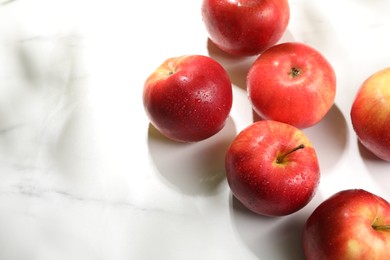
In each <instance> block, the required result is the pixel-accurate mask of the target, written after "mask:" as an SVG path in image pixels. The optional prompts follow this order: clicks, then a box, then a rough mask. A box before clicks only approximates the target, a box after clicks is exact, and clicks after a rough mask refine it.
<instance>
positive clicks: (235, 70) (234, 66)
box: [207, 30, 294, 90]
mask: <svg viewBox="0 0 390 260" xmlns="http://www.w3.org/2000/svg"><path fill="white" fill-rule="evenodd" d="M293 40H294V37H293V35H292V34H291V32H290V31H289V30H286V32H285V33H284V35H283V36H282V38H281V39H280V40H279V42H278V43H282V42H287V41H293ZM207 50H208V54H209V56H210V57H211V58H213V59H215V60H216V61H218V62H219V63H220V64H221V65H222V66H223V67H224V68H225V70H226V72H227V73H228V75H229V77H230V80H231V82H232V84H234V85H235V86H237V87H239V88H241V89H243V90H246V77H247V74H248V71H249V69H250V67H251V66H252V64H253V62H255V60H256V59H257V58H258V57H259V55H253V56H244V57H242V56H234V55H230V54H228V53H226V52H224V51H223V50H221V49H220V48H219V47H218V46H217V45H215V44H214V43H213V42H212V41H211V40H210V38H207Z"/></svg>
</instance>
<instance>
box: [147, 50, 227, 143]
mask: <svg viewBox="0 0 390 260" xmlns="http://www.w3.org/2000/svg"><path fill="white" fill-rule="evenodd" d="M232 103H233V90H232V84H231V82H230V78H229V76H228V74H227V72H226V71H225V69H224V68H223V67H222V66H221V65H220V64H219V63H218V62H217V61H215V60H214V59H212V58H210V57H208V56H203V55H184V56H180V57H172V58H169V59H167V60H165V61H164V62H163V63H162V64H161V65H160V66H159V67H158V68H157V69H156V70H155V71H154V72H153V73H152V74H151V75H150V76H149V77H148V78H147V79H146V81H145V84H144V90H143V104H144V108H145V112H146V113H147V115H148V118H149V120H150V122H151V124H152V125H153V126H154V127H155V128H156V129H157V130H158V131H159V132H160V133H161V134H163V135H164V136H165V137H167V138H169V139H171V140H174V141H179V142H197V141H202V140H204V139H207V138H209V137H211V136H213V135H215V134H216V133H218V132H219V131H220V130H221V129H222V128H223V127H224V126H225V123H226V120H227V118H228V116H229V113H230V110H231V107H232Z"/></svg>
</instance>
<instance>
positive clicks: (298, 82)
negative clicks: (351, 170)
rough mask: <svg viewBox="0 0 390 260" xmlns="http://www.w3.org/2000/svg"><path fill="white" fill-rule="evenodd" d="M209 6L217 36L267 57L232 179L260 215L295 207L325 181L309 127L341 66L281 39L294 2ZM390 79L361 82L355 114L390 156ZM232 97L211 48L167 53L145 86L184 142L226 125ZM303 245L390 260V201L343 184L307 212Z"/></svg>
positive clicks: (206, 2)
mask: <svg viewBox="0 0 390 260" xmlns="http://www.w3.org/2000/svg"><path fill="white" fill-rule="evenodd" d="M201 12H202V17H203V22H204V24H205V26H206V30H207V32H208V34H209V38H210V40H211V41H212V42H213V43H215V45H217V46H218V47H219V48H220V49H221V50H223V51H225V52H226V53H229V54H231V55H235V56H253V55H259V56H258V57H257V59H256V60H255V61H254V63H253V64H252V66H251V67H250V69H249V71H248V74H247V93H248V98H249V101H250V102H251V104H252V107H253V110H254V111H255V112H256V113H257V114H258V115H259V116H260V118H261V119H262V120H259V121H257V122H254V123H252V124H251V125H249V126H247V127H246V128H245V129H243V130H242V131H241V132H240V133H239V134H238V135H237V136H236V137H235V139H234V140H233V141H232V143H231V145H230V147H229V148H228V150H227V151H226V159H225V168H226V176H227V181H228V184H229V187H230V189H231V191H232V193H233V194H234V196H235V197H236V198H237V199H238V200H239V201H241V202H242V204H243V205H244V206H246V207H247V208H248V209H250V210H252V211H254V212H256V213H258V214H261V215H266V216H283V215H288V214H292V213H294V212H296V211H298V210H300V209H302V208H303V207H304V206H306V205H307V204H308V203H309V202H310V200H311V199H312V198H313V196H314V195H315V192H316V190H317V188H318V185H319V182H320V167H319V161H318V158H317V155H316V151H315V148H314V147H313V145H312V144H311V143H310V140H309V139H308V138H307V137H306V136H305V134H304V133H303V131H302V130H301V129H302V128H307V127H311V126H313V125H315V124H317V123H318V122H320V121H321V120H322V119H323V117H324V116H325V115H326V114H327V113H328V111H329V109H330V108H331V106H332V105H333V104H334V100H335V94H336V75H335V72H334V70H333V68H332V66H331V64H330V63H329V62H328V61H327V60H326V58H325V57H324V56H323V55H321V53H319V52H318V51H317V50H315V49H314V48H312V47H310V46H308V45H306V44H303V43H299V42H288V43H281V44H277V42H278V41H279V40H280V38H281V37H282V36H283V34H284V32H285V30H286V28H287V25H288V22H289V17H290V8H289V4H288V0H263V1H256V0H203V3H202V7H201ZM387 82H390V69H384V70H383V71H379V72H378V73H375V74H374V75H372V76H371V77H369V78H368V79H367V80H366V81H365V82H364V83H363V84H362V86H361V88H360V90H359V92H358V93H357V95H356V98H355V101H354V103H353V105H352V108H351V119H352V124H353V128H354V130H355V131H356V134H357V136H358V138H359V140H360V141H361V143H362V144H363V145H364V146H365V147H367V149H369V150H370V151H372V152H373V153H374V154H375V155H377V156H378V157H380V158H382V159H384V160H387V161H390V117H389V116H388V115H389V110H390V105H389V100H390V86H388V83H387ZM232 101H233V92H232V83H231V81H230V78H229V75H228V74H227V72H226V70H225V69H224V68H223V66H222V65H220V64H219V63H218V62H217V61H216V60H214V59H212V58H211V57H208V56H203V55H184V56H181V57H172V58H169V59H167V60H166V61H164V62H163V63H162V64H161V65H160V66H159V67H158V68H157V69H156V70H155V71H154V72H153V73H152V74H151V75H150V76H149V77H148V78H147V79H146V81H145V85H144V92H143V102H144V107H145V111H146V113H147V115H148V117H149V119H150V122H151V123H152V124H153V126H154V127H155V128H156V129H157V130H158V131H160V132H161V134H163V135H164V136H166V137H167V138H169V139H172V140H175V141H179V142H198V141H202V140H205V139H207V138H209V137H211V136H213V135H215V134H216V133H218V132H219V131H220V130H221V129H222V128H223V127H224V125H225V122H226V120H227V118H228V116H229V114H230V110H231V107H232ZM367 201H370V202H369V203H367ZM367 205H373V206H372V208H370V206H367ZM358 219H362V220H361V221H360V223H359V220H358ZM345 229H349V231H348V232H346V231H343V230H345ZM364 232H366V236H365V237H361V234H363V233H364ZM346 234H348V235H346ZM375 234H376V235H375ZM302 243H303V248H304V252H305V256H306V257H307V258H308V259H367V258H375V259H379V258H380V259H382V258H383V257H384V258H386V259H390V250H389V248H390V204H389V203H388V202H387V201H386V200H384V199H383V198H381V197H379V196H377V195H375V194H372V193H370V192H367V191H365V190H361V189H359V190H358V189H351V190H345V191H340V192H339V193H337V194H335V195H333V196H332V197H330V198H328V199H327V200H325V201H324V202H323V203H322V204H320V205H319V206H318V207H317V208H316V209H315V211H314V212H313V213H312V215H311V216H310V217H309V218H308V220H307V222H306V225H305V227H304V235H303V240H302ZM375 254H376V255H375Z"/></svg>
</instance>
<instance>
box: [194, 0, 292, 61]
mask: <svg viewBox="0 0 390 260" xmlns="http://www.w3.org/2000/svg"><path fill="white" fill-rule="evenodd" d="M201 13H202V20H203V22H204V24H205V27H206V30H207V32H208V34H209V38H210V40H211V41H212V42H213V43H214V44H215V45H217V46H218V47H219V48H220V49H221V50H223V51H225V52H226V53H228V54H231V55H234V56H253V55H257V54H259V53H261V52H263V51H264V50H266V49H267V48H269V47H271V46H272V45H274V44H276V43H277V42H278V41H279V40H280V39H281V37H282V36H283V34H284V33H285V31H286V29H287V26H288V24H289V20H290V6H289V2H288V1H287V0H277V1H275V0H263V1H248V0H241V1H231V0H203V2H202V7H201Z"/></svg>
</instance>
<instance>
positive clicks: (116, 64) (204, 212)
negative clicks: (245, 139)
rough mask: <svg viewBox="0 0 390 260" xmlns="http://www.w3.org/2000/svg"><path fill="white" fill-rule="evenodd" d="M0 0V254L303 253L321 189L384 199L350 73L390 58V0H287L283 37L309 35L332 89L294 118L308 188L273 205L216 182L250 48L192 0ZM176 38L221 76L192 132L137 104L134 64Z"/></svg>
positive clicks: (171, 47)
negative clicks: (312, 174)
mask: <svg viewBox="0 0 390 260" xmlns="http://www.w3.org/2000/svg"><path fill="white" fill-rule="evenodd" d="M0 3H1V4H0V259H4V260H70V259H72V260H79V259H80V260H81V259H82V260H88V259H93V260H106V259H107V260H108V259H110V260H112V259H115V260H122V259H123V260H124V259H126V260H129V259H132V260H133V259H134V260H138V259H139V260H152V259H153V260H154V259H172V260H176V259H177V260H179V259H180V260H181V259H224V260H229V259H232V260H233V259H246V260H250V259H302V258H303V253H302V249H301V246H300V235H301V231H302V226H303V223H304V222H305V220H306V218H307V217H308V216H309V214H310V213H311V212H312V210H313V209H314V208H315V206H316V205H318V204H319V203H320V202H321V201H322V200H323V199H325V198H326V197H328V196H330V195H331V194H333V193H335V192H337V191H339V190H341V189H346V188H364V189H367V190H369V191H372V192H375V193H376V194H378V195H381V196H383V197H385V198H386V199H390V190H389V185H388V184H389V183H390V164H389V163H385V162H382V161H380V160H378V159H376V158H374V157H373V156H372V155H370V154H369V153H368V152H367V151H366V150H365V149H363V148H362V147H360V146H359V144H358V142H357V139H356V136H355V134H354V132H353V130H352V127H351V122H350V118H349V110H350V106H351V104H352V101H353V98H354V95H355V92H356V91H357V89H358V87H359V86H360V84H361V82H362V81H363V80H364V79H365V78H366V77H368V76H369V75H370V74H371V73H373V72H375V71H376V70H379V69H381V68H384V67H386V66H389V65H390V51H389V46H390V38H389V31H390V18H389V15H388V14H389V11H390V2H389V1H386V0H382V1H380V0H372V1H368V0H345V1H335V0H330V1H310V0H291V1H290V6H291V20H290V24H289V26H288V30H287V32H286V34H285V36H284V37H283V38H282V40H281V41H300V42H304V43H307V44H310V45H311V46H313V47H315V48H316V49H318V50H319V51H321V52H322V53H323V54H324V55H325V56H326V57H327V58H328V59H329V61H330V62H331V63H332V65H333V66H334V68H335V70H336V73H337V76H338V91H337V96H336V102H335V105H334V107H333V108H332V109H331V111H330V112H329V114H328V115H327V116H326V117H325V118H324V120H323V121H322V122H321V123H320V124H318V125H316V126H314V127H312V128H309V129H305V130H304V131H305V132H306V133H307V135H308V136H309V138H310V139H311V140H312V142H313V144H314V145H315V147H316V149H317V153H318V156H319V159H320V165H321V171H322V178H321V184H320V187H319V190H318V192H317V194H316V196H315V198H314V199H313V200H312V202H311V203H310V204H309V205H308V206H307V207H305V208H304V209H302V210H301V211H299V212H297V213H295V214H292V215H290V216H286V217H280V218H266V217H261V216H258V215H255V214H253V213H250V212H249V211H248V210H246V209H245V208H243V206H242V205H240V204H239V203H238V202H237V201H236V200H235V199H234V198H233V197H232V194H231V192H230V190H229V188H228V186H227V183H226V179H225V176H224V166H223V160H224V153H225V149H226V148H227V146H228V145H229V142H230V141H231V140H232V139H233V138H234V136H235V135H236V134H237V133H238V132H239V131H240V130H241V129H243V128H244V127H245V126H247V125H248V124H250V123H251V122H253V114H252V111H251V107H250V104H249V102H248V100H247V97H246V92H245V75H246V71H247V69H248V67H249V65H250V64H251V62H252V61H253V58H245V59H244V58H242V59H232V58H229V57H227V56H224V55H223V54H221V53H220V52H218V51H217V50H216V49H215V47H213V45H211V44H210V43H209V42H208V40H207V34H206V32H205V28H204V25H203V23H202V20H201V16H200V4H201V1H200V0H191V1H182V0H167V1H159V0H153V1H120V0H112V1H92V0H67V1H64V0H63V1H60V0H13V1H4V0H2V1H0ZM183 54H205V55H210V56H211V57H213V58H215V59H217V60H218V61H219V62H221V64H223V65H224V66H225V68H226V70H227V71H228V72H229V75H230V76H231V79H232V82H233V91H234V104H233V109H232V112H231V117H230V118H229V121H228V123H227V125H226V127H225V128H224V129H223V130H222V131H221V132H220V133H219V134H217V135H216V136H214V137H212V138H210V139H208V140H206V141H203V142H200V143H196V144H177V143H174V142H171V141H168V140H166V139H164V138H162V137H161V136H160V135H159V134H158V133H156V132H155V131H154V130H153V129H152V128H150V126H149V122H148V119H147V118H146V115H145V113H144V110H143V106H142V99H141V94H142V88H143V83H144V80H145V79H146V77H147V76H148V75H149V74H150V73H151V72H152V71H153V70H154V69H155V67H156V66H157V65H159V64H160V63H161V62H162V61H163V60H165V59H166V58H168V57H171V56H178V55H183Z"/></svg>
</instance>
